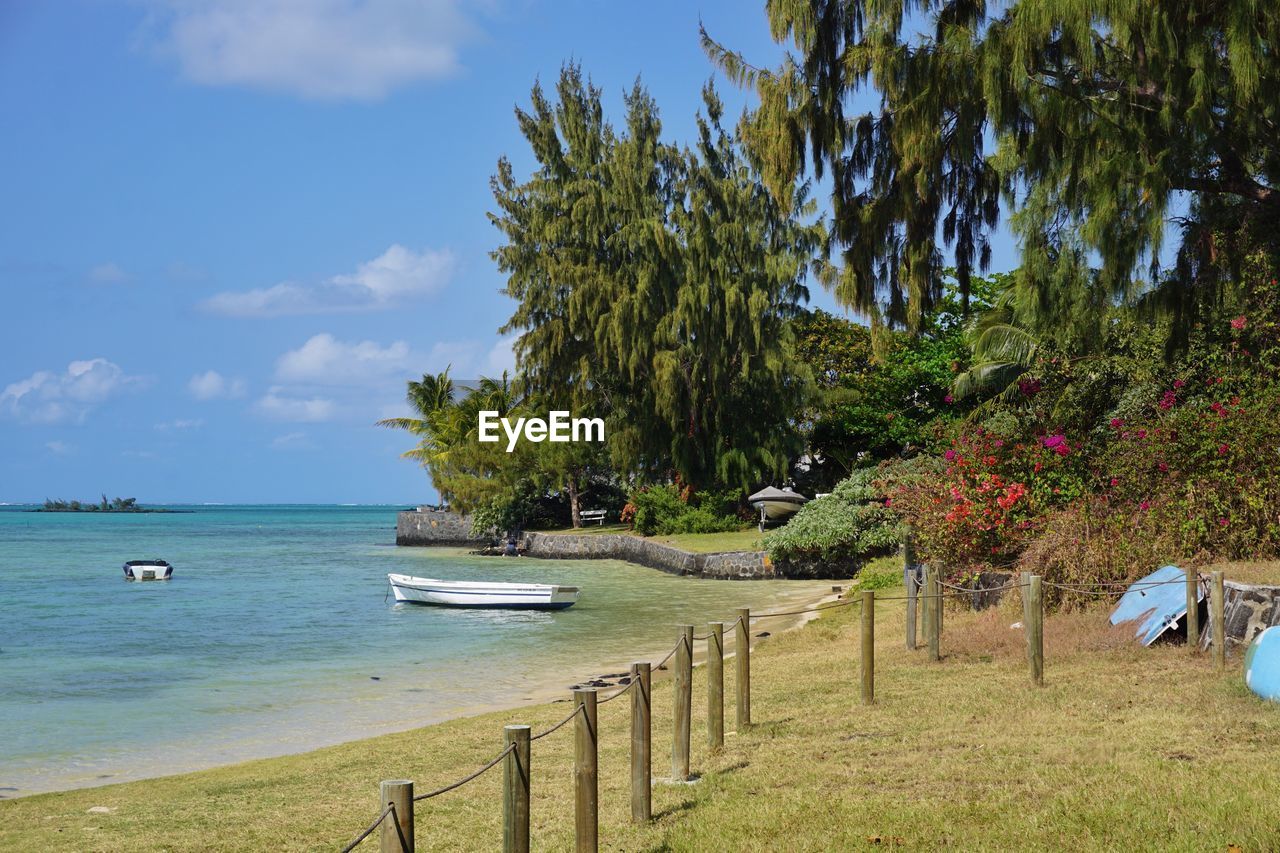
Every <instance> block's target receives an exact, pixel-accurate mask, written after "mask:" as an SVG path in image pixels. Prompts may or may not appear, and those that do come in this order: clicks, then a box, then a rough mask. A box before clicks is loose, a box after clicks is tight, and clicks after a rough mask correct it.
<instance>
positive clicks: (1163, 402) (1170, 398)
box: [1159, 391, 1178, 412]
mask: <svg viewBox="0 0 1280 853" xmlns="http://www.w3.org/2000/svg"><path fill="white" fill-rule="evenodd" d="M1177 402H1178V395H1177V394H1174V393H1173V392H1172V391H1165V392H1164V396H1163V397H1161V398H1160V403H1159V406H1160V408H1161V409H1162V410H1164V411H1166V412H1167V411H1169V410H1170V409H1172V408H1173V406H1174V404H1175V403H1177Z"/></svg>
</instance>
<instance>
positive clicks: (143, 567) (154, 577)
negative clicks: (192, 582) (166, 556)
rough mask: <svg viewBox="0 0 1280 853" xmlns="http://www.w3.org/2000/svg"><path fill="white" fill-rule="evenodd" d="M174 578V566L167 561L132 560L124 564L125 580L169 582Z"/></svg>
mask: <svg viewBox="0 0 1280 853" xmlns="http://www.w3.org/2000/svg"><path fill="white" fill-rule="evenodd" d="M171 577H173V566H171V565H169V563H168V562H167V561H165V560H130V561H129V562H127V563H125V564H124V579H125V580H129V581H167V580H168V579H169V578H171Z"/></svg>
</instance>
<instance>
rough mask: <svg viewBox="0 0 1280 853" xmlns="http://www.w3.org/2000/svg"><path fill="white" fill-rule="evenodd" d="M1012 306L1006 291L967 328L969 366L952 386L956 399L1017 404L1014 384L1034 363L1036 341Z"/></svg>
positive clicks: (1010, 292) (1011, 293)
mask: <svg viewBox="0 0 1280 853" xmlns="http://www.w3.org/2000/svg"><path fill="white" fill-rule="evenodd" d="M1016 302H1017V300H1016V296H1015V293H1014V288H1013V287H1012V286H1009V287H1006V288H1005V289H1004V290H1003V292H1002V293H1001V294H1000V295H999V297H997V299H996V302H995V304H994V305H992V306H991V307H990V308H988V309H987V310H986V311H983V312H982V313H981V314H979V315H978V316H977V317H975V318H974V320H973V322H972V323H971V324H970V326H969V329H968V331H967V336H968V338H969V346H970V348H971V349H972V350H973V363H972V366H970V368H969V369H968V370H966V371H964V372H963V373H961V374H960V375H959V376H957V377H956V380H955V383H954V384H953V385H952V393H953V394H955V396H956V398H957V399H963V398H965V397H971V396H980V397H983V398H985V400H986V402H990V401H992V400H995V399H999V400H1002V401H1003V402H1005V403H1013V402H1016V401H1017V400H1018V392H1019V388H1018V380H1019V379H1020V378H1021V377H1022V376H1023V375H1024V374H1025V373H1027V371H1029V370H1030V369H1031V367H1032V365H1033V364H1034V363H1035V359H1036V353H1037V352H1038V350H1039V348H1040V340H1039V338H1037V337H1036V336H1035V334H1033V333H1032V332H1031V330H1030V329H1029V328H1028V327H1027V326H1026V325H1024V324H1023V323H1022V322H1021V320H1020V315H1021V313H1022V312H1020V311H1019V310H1018V306H1017V304H1016Z"/></svg>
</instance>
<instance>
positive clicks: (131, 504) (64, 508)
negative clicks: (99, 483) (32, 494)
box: [31, 495, 182, 513]
mask: <svg viewBox="0 0 1280 853" xmlns="http://www.w3.org/2000/svg"><path fill="white" fill-rule="evenodd" d="M31 511H32V512H139V513H148V512H182V510H175V509H152V508H149V507H143V506H139V505H138V499H137V498H114V499H111V500H108V499H107V496H106V495H103V496H102V500H100V501H96V502H95V501H85V502H84V503H81V502H80V501H63V500H56V501H51V500H47V499H46V500H45V502H44V506H42V507H40V508H39V509H33V510H31Z"/></svg>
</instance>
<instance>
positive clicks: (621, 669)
mask: <svg viewBox="0 0 1280 853" xmlns="http://www.w3.org/2000/svg"><path fill="white" fill-rule="evenodd" d="M840 585H841V586H842V587H843V589H844V590H845V591H846V592H847V590H848V589H849V585H850V582H849V581H846V582H844V583H843V584H840ZM779 593H780V594H779V595H776V596H774V597H773V598H772V601H771V602H770V605H769V610H778V609H787V610H792V609H807V608H809V607H812V606H815V605H817V604H821V603H825V602H828V601H833V600H835V599H836V598H837V594H835V593H833V592H831V588H830V586H828V587H827V591H825V592H822V593H810V594H804V592H803V591H802V590H796V591H795V592H788V591H782V590H780V591H779ZM815 618H817V614H816V613H808V614H797V615H793V616H785V617H779V618H778V619H777V620H770V621H771V622H772V623H773V624H770V625H760V624H755V625H753V626H752V631H751V638H752V640H753V642H754V641H756V640H757V639H758V638H760V637H761V636H770V635H775V634H782V633H786V632H790V631H794V630H796V629H797V628H800V627H803V626H804V625H805V624H807V623H808V622H810V621H812V620H813V619H815ZM704 627H705V626H703V628H704ZM672 628H673V633H674V628H675V624H674V623H673V624H672ZM699 630H702V628H697V627H696V628H695V633H698V631H699ZM726 634H728V635H730V636H731V633H730V632H728V631H726ZM669 651H671V647H670V646H667V647H663V648H659V649H653V648H650V649H646V650H644V651H643V652H642V653H640V654H638V655H632V656H630V657H629V659H627V660H625V661H623V660H622V659H620V658H617V657H607V658H599V659H596V660H595V661H594V662H587V663H585V664H584V665H583V666H582V668H581V669H576V668H575V670H574V674H575V675H577V676H578V677H577V678H576V680H571V679H569V678H566V674H565V673H563V672H562V673H558V674H551V673H547V674H545V675H537V676H534V677H533V679H532V680H531V682H530V683H529V685H528V686H527V687H524V688H521V689H519V690H518V693H512V692H510V691H509V694H508V698H503V699H496V700H487V701H486V700H483V699H481V700H479V701H476V702H469V703H464V704H462V705H459V706H457V707H454V708H451V709H449V710H445V711H442V712H440V713H438V714H430V715H427V716H426V717H424V718H419V719H417V720H415V721H414V722H413V723H411V724H409V725H402V724H400V723H390V724H383V725H371V726H365V727H358V728H353V729H349V730H348V731H347V732H346V733H345V734H344V735H343V736H342V737H341V738H340V739H337V740H333V739H329V738H325V737H321V738H318V739H312V740H303V741H297V742H289V741H288V740H280V739H276V740H274V741H273V743H274V744H276V746H277V747H283V748H270V747H268V748H266V749H262V750H256V751H250V752H243V751H242V752H241V753H240V754H237V746H236V745H230V746H228V745H226V744H219V745H218V746H217V747H215V748H213V749H212V750H210V752H211V754H210V758H211V759H212V760H199V759H196V760H191V759H190V758H188V760H186V761H184V762H180V763H175V762H173V761H171V760H165V759H160V760H158V761H157V763H156V764H154V765H149V764H143V765H135V766H134V767H133V768H130V769H129V770H125V771H122V772H114V773H110V774H98V773H93V771H88V773H89V774H90V775H91V777H92V778H89V776H86V777H85V778H80V779H77V780H76V781H71V782H70V784H67V782H68V781H70V779H68V778H64V779H62V780H60V781H56V782H54V784H52V785H49V786H40V787H38V788H9V787H8V786H4V787H0V803H3V802H5V801H16V800H24V799H28V798H30V797H36V796H42V795H50V794H59V793H66V792H70V791H81V790H89V789H96V788H108V787H111V786H114V785H122V784H130V783H136V782H143V781H148V780H154V779H160V778H166V777H172V776H181V775H186V774H190V773H199V772H204V771H212V770H218V769H221V768H227V767H233V766H237V765H240V764H245V763H250V762H254V761H262V760H271V759H280V758H288V757H298V756H304V755H307V754H310V753H314V752H317V751H319V750H324V749H329V748H334V747H340V746H343V745H346V744H350V743H354V742H357V741H363V740H368V739H372V738H379V737H387V736H394V735H402V734H405V733H408V732H413V731H418V730H422V729H427V728H431V727H435V726H439V725H443V724H446V723H451V722H454V721H458V720H465V719H468V718H473V717H479V716H483V715H485V714H490V713H497V712H504V711H513V710H516V709H519V708H527V707H537V706H541V705H550V704H556V703H561V702H567V701H569V697H568V695H567V694H568V693H569V692H570V691H571V689H572V686H573V685H586V684H590V683H591V682H592V681H597V680H605V681H608V682H610V683H609V684H608V686H604V687H599V688H597V689H599V690H600V691H601V692H605V693H607V692H610V691H612V690H614V689H616V688H617V687H621V686H623V685H621V684H616V683H614V682H616V679H615V678H609V679H605V678H604V677H603V675H602V674H603V673H625V672H627V671H629V669H630V664H631V663H632V662H633V661H636V660H648V661H650V662H652V663H655V664H656V663H657V662H658V661H660V660H662V658H663V657H665V656H666V655H667V653H668V652H669ZM733 656H734V646H733V642H732V640H731V639H729V640H727V641H726V643H725V657H726V658H732V657H733ZM705 661H706V649H705V643H704V642H695V644H694V656H693V662H694V666H695V667H697V666H701V665H702V664H703V663H705ZM668 677H669V668H668V667H665V666H664V667H663V668H662V669H661V670H660V669H658V668H656V667H655V668H654V670H653V680H654V682H655V683H659V682H661V681H665V680H666V679H667V678H668ZM357 725H358V724H357ZM244 746H245V744H244V743H240V744H239V748H240V749H241V750H243V748H244ZM177 751H178V752H180V753H181V754H184V755H188V756H189V755H190V754H191V753H190V752H189V751H188V750H187V749H186V748H185V747H184V748H183V749H180V750H177ZM59 775H62V774H59ZM55 778H56V777H55ZM2 781H4V780H3V779H0V782H2Z"/></svg>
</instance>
